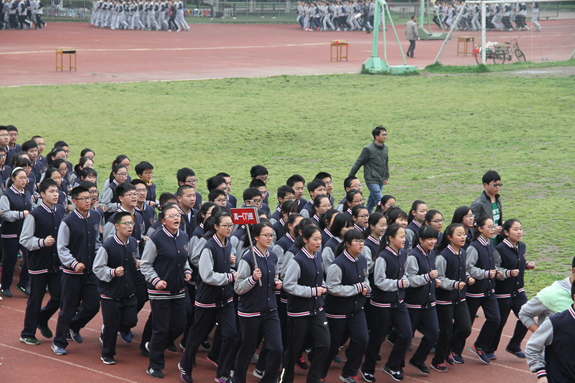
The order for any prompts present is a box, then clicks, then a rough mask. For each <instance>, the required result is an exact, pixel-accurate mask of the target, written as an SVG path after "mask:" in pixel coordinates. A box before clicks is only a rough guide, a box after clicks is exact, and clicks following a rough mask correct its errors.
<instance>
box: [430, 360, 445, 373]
mask: <svg viewBox="0 0 575 383" xmlns="http://www.w3.org/2000/svg"><path fill="white" fill-rule="evenodd" d="M431 368H433V369H434V370H435V371H437V372H447V367H445V364H443V363H439V364H435V363H433V362H431Z"/></svg>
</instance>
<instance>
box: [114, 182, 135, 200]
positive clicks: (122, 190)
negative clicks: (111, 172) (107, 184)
mask: <svg viewBox="0 0 575 383" xmlns="http://www.w3.org/2000/svg"><path fill="white" fill-rule="evenodd" d="M131 190H136V185H132V184H131V183H129V182H124V183H123V184H119V185H118V186H116V196H118V197H123V196H124V194H126V193H127V192H129V191H131Z"/></svg>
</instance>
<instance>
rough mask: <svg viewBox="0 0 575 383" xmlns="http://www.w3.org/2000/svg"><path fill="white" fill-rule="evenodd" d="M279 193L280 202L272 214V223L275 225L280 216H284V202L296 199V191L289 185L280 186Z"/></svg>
mask: <svg viewBox="0 0 575 383" xmlns="http://www.w3.org/2000/svg"><path fill="white" fill-rule="evenodd" d="M277 195H278V204H277V205H276V210H275V211H274V212H273V214H272V215H271V216H270V222H271V224H272V225H274V224H275V223H276V222H277V221H279V220H280V218H282V211H281V207H282V206H283V204H284V202H287V201H295V191H294V190H293V189H292V188H291V187H289V186H287V185H284V186H280V187H279V188H278V193H277ZM296 205H297V202H296ZM296 213H299V209H298V210H297V211H296ZM284 219H285V218H284ZM282 226H283V225H282Z"/></svg>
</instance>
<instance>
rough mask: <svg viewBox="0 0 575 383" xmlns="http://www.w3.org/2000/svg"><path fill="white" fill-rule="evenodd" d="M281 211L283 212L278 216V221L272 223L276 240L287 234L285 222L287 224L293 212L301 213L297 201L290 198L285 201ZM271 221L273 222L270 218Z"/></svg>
mask: <svg viewBox="0 0 575 383" xmlns="http://www.w3.org/2000/svg"><path fill="white" fill-rule="evenodd" d="M280 213H281V215H280V216H279V217H278V220H277V221H276V223H274V224H272V227H273V229H274V233H275V241H274V242H277V241H279V240H280V239H281V238H282V237H283V236H284V235H285V230H284V228H285V224H286V222H287V220H288V218H289V216H290V215H292V214H299V213H298V207H297V203H296V202H295V201H289V200H288V201H285V202H283V204H282V206H281V209H280ZM270 222H271V220H270Z"/></svg>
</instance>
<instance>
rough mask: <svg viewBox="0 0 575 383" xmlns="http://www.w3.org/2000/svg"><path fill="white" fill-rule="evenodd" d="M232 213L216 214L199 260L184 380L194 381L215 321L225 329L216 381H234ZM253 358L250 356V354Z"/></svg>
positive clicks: (184, 365)
mask: <svg viewBox="0 0 575 383" xmlns="http://www.w3.org/2000/svg"><path fill="white" fill-rule="evenodd" d="M233 226H234V225H233V223H232V218H231V216H230V213H229V212H227V211H222V212H219V213H217V214H216V215H215V216H213V228H211V230H210V231H209V232H208V233H207V234H206V236H205V237H206V238H209V239H208V241H207V242H206V244H205V246H204V249H203V250H202V252H201V255H200V259H199V262H198V270H199V275H200V278H199V279H198V281H197V288H196V302H195V306H196V307H195V310H196V318H195V322H194V324H193V325H192V328H190V332H189V334H188V340H187V342H186V348H185V350H184V355H183V356H182V360H181V362H180V372H181V377H182V380H183V381H184V382H192V381H193V379H192V371H193V365H194V361H195V358H196V353H197V351H198V347H199V346H200V344H201V343H202V342H203V341H204V340H205V337H206V334H207V333H208V332H209V331H210V330H211V328H212V325H213V323H212V322H213V321H216V322H217V323H218V325H219V326H220V328H221V332H222V335H221V336H222V345H221V351H220V355H219V358H218V368H217V371H216V382H220V383H228V382H230V381H231V377H230V367H231V365H232V361H233V358H234V355H235V354H234V352H235V350H236V347H235V343H236V318H235V308H234V304H233V300H234V297H233V295H234V294H233V283H234V281H236V280H237V272H235V271H232V270H231V264H232V263H235V257H234V256H233V255H232V247H231V243H230V241H229V240H228V238H229V236H230V235H231V233H232V228H233ZM250 358H251V355H250Z"/></svg>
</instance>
